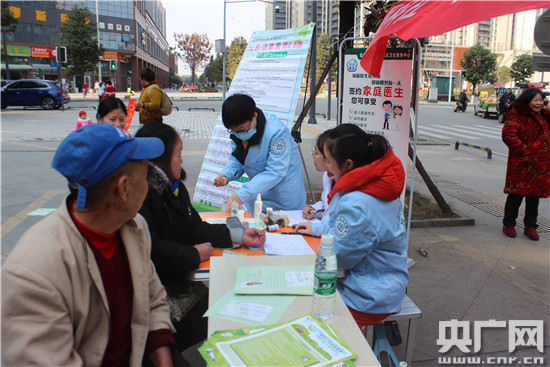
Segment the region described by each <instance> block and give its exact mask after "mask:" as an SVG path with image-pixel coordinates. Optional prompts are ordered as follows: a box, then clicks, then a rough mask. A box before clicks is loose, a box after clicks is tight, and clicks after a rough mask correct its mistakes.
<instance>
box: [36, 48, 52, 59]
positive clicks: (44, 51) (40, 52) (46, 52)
mask: <svg viewBox="0 0 550 367" xmlns="http://www.w3.org/2000/svg"><path fill="white" fill-rule="evenodd" d="M31 51H32V57H46V58H50V59H55V48H47V47H31Z"/></svg>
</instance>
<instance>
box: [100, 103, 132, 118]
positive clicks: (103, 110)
mask: <svg viewBox="0 0 550 367" xmlns="http://www.w3.org/2000/svg"><path fill="white" fill-rule="evenodd" d="M119 108H120V109H121V110H122V112H124V114H125V115H127V114H128V112H127V111H126V106H125V105H124V102H122V101H121V100H120V98H115V97H106V98H102V99H101V102H99V105H98V106H97V115H96V119H97V121H99V118H100V117H101V118H103V117H105V115H107V114H108V113H109V112H111V111H113V110H117V109H119Z"/></svg>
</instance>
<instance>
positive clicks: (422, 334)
mask: <svg viewBox="0 0 550 367" xmlns="http://www.w3.org/2000/svg"><path fill="white" fill-rule="evenodd" d="M182 94H184V95H187V94H189V93H182ZM80 96H81V94H80ZM122 96H123V95H122ZM205 96H206V97H208V95H205ZM71 97H72V96H71ZM212 97H217V95H212ZM17 113H19V111H8V112H4V114H5V116H8V115H9V114H13V115H15V114H17ZM58 115H59V113H58V112H56V111H51V114H49V115H47V116H58ZM59 116H61V115H59ZM67 116H69V115H67ZM50 118H51V117H50ZM217 118H218V113H211V112H184V111H179V112H178V111H174V112H173V113H172V114H171V115H169V116H168V117H167V118H166V122H167V123H169V124H171V125H173V126H175V127H176V128H177V129H178V130H180V131H182V132H183V131H184V132H185V134H184V135H182V136H183V137H184V149H183V159H184V163H183V165H184V167H185V169H186V170H187V171H188V179H187V181H186V185H187V187H188V189H189V191H190V193H191V195H192V194H193V191H194V189H195V184H196V179H197V177H198V173H199V171H200V167H201V165H202V162H203V160H204V154H205V153H206V149H207V147H208V143H209V139H210V137H211V134H212V130H213V128H214V126H215V124H216V121H217ZM134 119H135V118H134ZM73 120H74V118H73V117H72V115H71V117H70V118H69V117H66V121H63V122H60V123H56V124H54V123H52V124H51V125H52V128H50V129H49V130H48V134H47V135H45V136H42V137H40V138H38V137H37V136H39V135H37V134H38V133H37V132H36V131H40V130H39V129H40V125H43V122H41V119H39V118H37V119H36V121H33V120H29V121H26V122H25V124H24V126H19V125H18V124H17V123H16V121H14V122H13V123H12V124H10V125H6V123H4V126H3V127H2V141H3V147H2V154H3V158H2V160H3V168H4V169H5V168H6V167H9V168H10V171H9V174H8V171H6V170H3V172H2V173H3V175H2V176H3V177H2V183H3V188H2V195H3V198H4V199H6V198H9V199H10V201H11V202H12V206H11V207H7V208H4V206H3V208H2V211H3V215H4V219H3V220H5V222H3V224H2V230H3V232H4V231H7V229H9V228H11V229H12V230H11V232H9V233H8V234H7V235H5V234H4V233H3V237H2V241H3V246H2V252H3V253H4V255H8V254H9V252H10V251H11V247H9V246H6V243H8V242H9V243H13V244H14V243H15V241H16V240H17V238H19V237H20V236H21V234H22V233H23V231H24V229H25V228H28V227H29V226H30V225H31V224H32V223H33V222H36V221H38V220H39V219H40V218H39V217H27V213H28V212H30V211H31V210H34V209H36V208H38V207H46V208H55V207H57V205H59V203H60V202H61V200H62V199H63V197H64V196H65V195H66V192H67V191H66V182H65V181H64V180H63V179H62V178H61V177H60V176H59V175H57V174H55V175H54V174H52V170H51V168H50V163H51V159H52V156H53V153H54V151H55V149H56V147H57V145H58V144H59V142H60V138H59V136H65V135H66V134H67V133H68V132H70V131H71V130H72V129H73V128H74V121H73ZM317 122H318V123H317V124H315V125H313V124H307V123H304V124H303V125H302V129H301V130H302V138H303V143H302V144H300V148H301V151H302V152H303V156H304V161H305V163H306V166H307V170H308V174H309V176H310V179H311V182H312V186H313V189H314V190H315V191H320V189H321V174H320V173H318V172H316V171H315V169H314V166H313V162H312V159H311V157H310V154H309V153H310V151H311V147H312V145H313V143H314V141H315V137H316V136H317V135H318V134H319V133H321V132H322V131H324V130H325V129H328V128H332V127H334V126H335V125H336V120H335V119H334V120H331V121H328V120H326V119H324V118H323V117H318V118H317ZM138 125H139V124H137V123H134V124H133V125H132V126H131V128H130V132H131V133H133V132H135V130H137V128H138ZM42 129H43V128H42ZM63 129H65V130H66V132H63V134H62V130H63ZM50 134H51V135H50ZM44 139H45V140H44ZM417 152H418V157H419V159H420V160H421V161H422V163H423V164H424V167H425V168H426V169H427V171H428V172H429V173H430V175H431V177H432V179H433V180H434V181H435V182H436V184H437V186H438V187H439V189H440V190H441V191H442V193H443V195H444V197H445V198H446V200H447V201H448V202H449V203H450V205H451V206H452V207H453V209H454V210H455V211H456V212H457V213H458V214H459V215H461V216H464V217H470V218H473V219H475V225H474V226H467V227H440V228H413V229H412V230H411V235H410V241H409V256H410V257H411V258H412V259H414V260H415V262H416V264H415V265H414V266H413V267H412V268H411V269H410V282H409V287H408V294H409V296H410V297H411V299H412V300H413V301H414V302H415V303H416V304H417V305H418V306H419V307H420V308H421V309H422V311H423V318H422V320H420V321H419V322H418V327H417V333H416V343H415V352H414V356H413V361H414V363H413V366H438V365H439V364H438V358H439V357H448V356H473V355H476V356H481V357H482V358H486V357H489V356H498V357H510V356H520V357H522V358H523V357H524V356H526V357H540V356H544V358H545V360H544V363H542V364H539V365H550V356H549V355H548V352H545V354H540V353H539V352H538V351H537V350H536V347H535V346H533V345H530V344H529V343H528V340H527V338H526V339H525V340H524V344H525V346H524V347H521V348H518V349H520V350H519V351H515V352H514V353H509V352H508V347H509V342H508V329H507V328H504V329H501V328H494V329H491V330H483V333H482V338H481V350H480V351H479V352H477V353H475V354H474V353H462V352H460V351H459V350H458V349H457V348H456V347H453V348H452V349H451V351H449V352H448V353H445V354H441V353H439V352H438V350H439V349H440V346H439V345H437V340H438V338H440V335H439V322H440V321H448V320H452V319H457V320H459V321H468V322H469V326H470V327H471V331H470V336H471V337H472V338H473V337H474V332H473V327H474V325H473V322H474V321H480V320H490V319H494V320H502V321H509V320H545V321H548V320H549V319H550V317H549V316H550V314H549V306H550V297H549V294H550V292H549V288H550V271H549V269H550V266H549V262H550V251H549V249H550V240H549V238H550V237H549V236H550V230H549V228H548V227H549V226H548V222H549V219H548V218H550V204H549V200H548V199H542V200H541V202H540V207H539V223H540V225H541V227H540V228H539V230H540V233H541V239H540V241H537V242H535V241H531V240H529V239H527V237H525V236H524V235H523V233H522V231H521V228H520V226H518V232H519V233H518V237H517V238H515V239H512V238H508V237H505V236H504V235H503V233H502V231H501V228H502V218H501V213H502V207H503V202H504V199H505V198H506V196H505V195H504V194H503V193H502V188H503V184H504V177H505V170H506V164H505V163H506V158H505V157H500V156H493V159H490V160H489V159H487V158H486V154H485V152H483V151H479V150H475V149H471V148H467V147H460V150H454V146H450V145H420V146H419V147H418V150H417ZM38 153H39V154H38ZM30 157H33V158H32V159H31V158H30ZM409 167H410V162H409ZM37 177H40V180H39V181H38V180H37ZM414 183H415V190H416V191H418V192H421V193H423V194H425V195H428V196H429V195H430V194H429V192H428V190H427V188H426V187H425V185H424V183H423V182H422V180H421V179H420V176H419V175H418V174H417V175H416V178H415V182H414ZM10 185H11V186H10ZM6 187H11V189H10V190H6ZM37 189H38V191H39V192H40V195H42V196H40V198H39V200H36V198H35V197H32V200H31V199H30V197H31V196H32V195H29V193H34V192H35V191H36V190H37ZM42 191H46V192H45V193H44V194H42ZM37 196H39V195H37ZM29 200H31V201H33V200H34V201H33V205H35V206H36V207H31V206H28V205H29V204H28V203H29ZM522 211H523V207H522V208H521V209H520V213H521V212H522ZM8 218H10V219H9V220H7V219H8ZM12 219H13V220H12ZM8 225H9V226H11V227H8ZM420 249H422V250H425V251H426V252H427V257H424V256H423V255H421V254H420V252H419V250H420ZM400 326H401V333H402V335H403V336H405V335H406V332H407V327H406V325H405V323H401V325H400ZM474 341H475V340H474ZM544 345H545V347H546V349H549V348H548V347H549V346H550V333H549V327H548V322H546V323H545V328H544ZM468 348H469V349H470V350H473V344H472V345H469V346H468ZM549 350H550V349H549ZM395 352H396V354H397V356H398V358H399V359H400V360H403V359H404V348H403V345H402V346H399V347H396V348H395ZM484 361H486V360H485V359H484ZM485 364H488V363H485ZM523 364H526V363H523ZM455 365H456V364H455ZM463 365H467V364H466V363H464V364H463ZM470 365H473V364H470ZM493 365H503V364H499V363H493ZM508 365H510V364H508Z"/></svg>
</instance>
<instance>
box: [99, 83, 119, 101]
mask: <svg viewBox="0 0 550 367" xmlns="http://www.w3.org/2000/svg"><path fill="white" fill-rule="evenodd" d="M100 95H101V97H102V98H107V97H116V89H115V87H114V86H113V85H112V84H107V85H106V86H105V91H104V92H103V93H101V94H100Z"/></svg>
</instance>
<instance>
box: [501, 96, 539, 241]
mask: <svg viewBox="0 0 550 367" xmlns="http://www.w3.org/2000/svg"><path fill="white" fill-rule="evenodd" d="M549 125H550V108H549V106H548V100H547V99H546V98H545V97H544V94H543V93H542V92H541V91H540V90H539V89H537V88H529V89H527V90H526V91H524V92H523V93H522V94H521V95H520V96H519V97H518V99H517V100H516V101H515V102H514V107H513V109H512V111H510V114H509V115H508V119H507V121H506V124H505V125H504V127H503V128H502V140H503V141H504V143H505V144H506V145H507V146H508V150H509V153H508V166H507V170H506V184H505V186H504V193H506V194H508V198H507V199H506V205H505V207H504V220H503V224H504V227H503V228H502V231H503V232H504V234H505V235H506V236H508V237H516V235H517V233H516V229H515V228H514V227H515V225H516V218H517V217H518V211H519V207H520V205H521V202H522V201H523V198H524V197H525V217H524V219H523V222H524V224H525V229H524V232H523V233H524V234H525V235H526V236H527V237H529V238H530V239H531V240H533V241H538V239H539V234H538V233H537V230H536V229H537V227H538V226H537V216H538V206H539V198H547V197H548V196H549V194H550V131H549Z"/></svg>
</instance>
